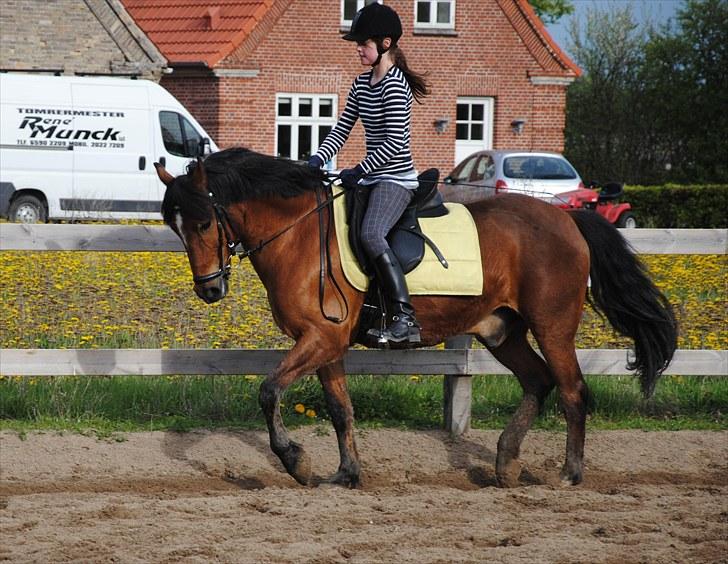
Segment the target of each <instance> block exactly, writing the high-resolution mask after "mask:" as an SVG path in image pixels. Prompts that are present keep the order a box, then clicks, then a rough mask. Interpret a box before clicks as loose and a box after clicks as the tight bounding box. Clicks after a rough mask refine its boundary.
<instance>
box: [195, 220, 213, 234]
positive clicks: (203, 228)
mask: <svg viewBox="0 0 728 564" xmlns="http://www.w3.org/2000/svg"><path fill="white" fill-rule="evenodd" d="M210 225H212V223H211V222H210V221H206V222H205V223H200V225H198V226H197V229H198V231H199V232H200V233H202V232H203V231H207V230H208V229H210Z"/></svg>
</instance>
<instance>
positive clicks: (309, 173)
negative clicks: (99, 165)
mask: <svg viewBox="0 0 728 564" xmlns="http://www.w3.org/2000/svg"><path fill="white" fill-rule="evenodd" d="M155 167H156V169H157V173H158V176H159V178H160V180H161V181H162V182H163V183H164V184H165V185H166V187H167V188H166V191H165V195H164V201H163V203H162V214H163V217H164V221H165V223H166V224H167V225H168V226H169V227H171V228H172V230H173V231H174V232H175V233H176V234H177V235H178V236H179V237H180V239H181V240H182V242H183V244H184V247H185V249H186V252H187V256H188V258H189V263H190V267H191V270H192V274H193V280H194V290H195V292H196V293H197V295H198V296H199V297H200V298H202V299H203V300H204V301H205V302H207V303H212V302H216V301H218V300H220V299H222V298H223V297H225V295H226V293H227V276H228V274H229V269H230V260H231V258H232V256H233V255H234V248H235V246H236V245H242V247H243V248H244V249H246V251H245V252H244V255H245V256H248V257H249V258H250V261H251V263H252V265H253V267H254V268H255V271H256V273H257V275H258V276H259V277H260V280H261V282H262V283H263V285H264V286H265V289H266V291H267V294H268V301H269V303H270V308H271V311H272V314H273V318H274V320H275V322H276V324H277V325H278V327H279V328H280V329H281V331H283V332H284V333H285V334H286V335H288V336H289V337H291V338H292V339H294V341H295V345H294V346H293V347H292V349H291V350H290V351H289V352H288V353H287V354H286V356H285V357H284V359H283V360H282V361H281V362H280V364H279V365H278V366H277V367H276V368H275V370H273V372H272V373H271V374H269V375H268V376H267V377H266V378H265V379H264V381H263V382H262V384H261V386H260V391H259V403H260V406H261V409H262V411H263V414H264V415H265V420H266V423H267V427H268V431H269V435H270V446H271V448H272V450H273V452H275V454H276V455H277V456H278V457H279V458H280V460H281V462H282V463H283V466H284V467H285V469H286V470H287V472H288V473H289V474H290V475H291V476H292V477H293V478H294V479H295V480H296V481H298V482H299V483H300V484H309V483H310V481H311V464H310V459H309V457H308V455H307V454H306V453H305V451H304V450H303V447H302V446H301V445H300V444H298V443H296V442H294V441H292V440H291V439H290V438H289V435H288V431H287V429H286V427H285V426H284V424H283V420H282V418H281V413H280V402H281V398H282V394H283V393H284V392H285V390H286V388H288V386H290V385H291V383H292V382H294V381H295V380H297V379H298V378H300V377H301V376H303V375H305V374H307V373H311V372H313V371H316V374H317V375H318V378H319V380H320V383H321V385H322V387H323V391H324V395H325V400H326V405H327V409H328V412H329V415H330V417H331V421H332V424H333V426H334V429H335V431H336V436H337V440H338V446H339V454H340V464H339V467H338V470H337V471H336V473H335V474H334V475H333V476H331V477H330V478H329V479H328V480H327V481H329V482H331V483H336V484H341V485H345V486H349V487H356V486H357V485H358V484H359V483H360V472H361V465H360V460H359V455H358V453H357V448H356V444H355V441H354V432H353V426H354V410H353V407H352V403H351V399H350V397H349V393H348V390H347V387H346V374H345V372H344V364H343V360H342V359H343V357H344V355H345V354H346V352H347V350H348V348H349V346H350V345H352V344H353V342H354V340H355V336H356V334H357V326H358V322H359V317H360V316H359V312H360V311H361V308H362V305H363V303H364V297H365V296H364V293H362V292H360V291H359V290H357V289H355V288H354V287H353V286H351V285H350V284H349V283H348V282H346V279H345V278H344V275H343V272H342V268H341V264H340V261H339V251H338V246H337V244H336V241H335V238H336V235H335V233H333V232H331V233H327V234H326V237H328V238H330V239H331V241H330V260H329V261H328V262H329V264H330V268H331V272H330V273H329V274H330V275H331V276H333V279H334V280H336V281H338V284H337V286H340V288H339V292H334V291H328V292H324V293H323V297H322V296H321V295H320V293H319V283H320V278H321V277H322V270H321V269H320V265H322V264H323V259H322V244H326V242H325V241H322V239H321V237H322V231H321V228H322V227H321V224H320V218H319V217H318V216H319V214H322V215H323V216H324V218H325V220H326V221H327V222H328V221H329V220H331V221H333V218H332V217H331V216H332V215H333V212H332V210H331V208H330V207H329V206H327V205H319V204H320V202H321V201H322V198H323V197H324V193H325V190H324V188H323V187H322V181H323V178H324V173H322V172H321V171H318V170H315V169H311V168H309V167H308V166H306V165H303V164H299V163H296V162H294V161H290V160H287V159H282V158H276V157H271V156H267V155H262V154H259V153H255V152H253V151H249V150H247V149H242V148H233V149H228V150H224V151H221V152H218V153H214V154H212V155H210V156H208V157H207V158H206V159H205V160H204V161H202V160H201V159H198V161H197V162H196V163H195V162H192V163H191V164H190V166H189V167H188V171H187V173H186V174H183V175H180V176H177V177H173V176H172V175H171V174H169V173H168V172H167V171H166V170H165V169H164V167H162V166H161V165H159V164H158V163H155ZM467 207H468V209H469V210H470V213H471V214H472V216H473V218H474V221H475V224H476V227H477V232H478V237H479V240H480V250H481V256H482V265H483V292H482V295H477V296H413V297H412V303H413V305H414V307H415V309H416V311H417V316H418V319H419V321H420V323H421V325H422V333H421V337H422V341H421V343H419V345H418V346H433V345H437V344H438V343H441V342H443V341H444V340H445V339H447V338H449V337H452V336H455V335H461V334H470V335H474V336H475V337H476V338H477V339H478V340H479V341H480V342H481V343H482V344H483V345H485V347H486V348H487V349H488V350H489V351H490V352H491V353H492V354H493V356H494V357H495V358H496V359H497V360H498V361H500V362H501V363H502V364H503V365H504V366H506V367H507V368H508V369H509V370H511V371H512V372H513V373H514V374H515V376H516V378H517V379H518V381H519V382H520V384H521V387H522V388H523V397H522V400H521V403H520V404H519V406H518V407H517V409H516V411H515V413H514V415H513V416H512V418H511V419H510V421H509V423H508V424H507V426H506V428H505V430H504V431H503V432H502V434H501V435H500V438H499V440H498V446H497V454H496V469H495V470H496V480H497V483H498V484H499V485H501V486H512V485H516V484H517V483H518V476H519V474H520V464H519V462H518V456H519V451H520V447H521V443H522V441H523V438H524V436H525V434H526V432H527V431H528V429H529V428H530V427H531V425H532V423H533V421H534V419H535V418H536V416H537V415H538V413H539V410H540V409H541V407H542V406H543V403H544V400H545V399H546V397H547V396H548V394H549V393H550V392H551V390H552V389H554V387H558V391H559V398H560V403H561V406H562V409H563V412H564V416H565V419H566V424H567V433H566V460H565V463H564V466H563V468H562V470H561V479H562V481H563V482H564V483H567V484H571V485H573V484H578V483H579V482H581V480H582V475H583V455H584V438H585V423H586V413H587V387H586V384H585V382H584V378H583V376H582V373H581V369H580V368H579V364H578V362H577V357H576V350H575V336H576V332H577V327H578V325H579V321H580V319H581V316H582V311H583V307H584V302H585V300H587V299H589V300H590V301H591V302H592V303H593V305H594V307H595V309H597V311H598V312H600V313H601V314H603V315H604V316H606V318H607V319H608V321H609V322H610V323H611V324H612V326H613V327H614V328H615V329H616V330H617V331H618V332H619V333H621V334H623V335H625V336H627V337H629V338H631V339H632V340H633V342H634V358H633V360H632V361H631V362H630V364H629V368H630V369H632V370H635V371H636V374H637V375H638V376H639V378H640V380H641V387H642V391H643V393H644V394H645V395H646V396H649V395H651V394H652V392H653V390H654V386H655V382H656V380H657V378H658V377H659V376H660V374H661V373H662V371H663V370H664V369H665V368H666V367H667V365H668V364H669V362H670V360H671V359H672V356H673V353H674V351H675V348H676V341H677V329H676V323H675V318H674V316H673V312H672V309H671V307H670V304H669V302H668V301H667V299H666V298H665V296H664V295H663V294H661V293H660V291H659V290H658V289H657V288H656V287H655V285H654V284H653V282H652V281H651V280H650V278H649V276H648V273H647V271H646V269H645V268H644V267H643V266H642V264H641V263H640V262H639V260H638V259H637V257H636V256H635V255H634V253H633V252H632V251H631V249H630V247H629V246H628V244H627V243H626V241H625V240H624V238H623V237H622V236H621V234H620V233H619V232H618V230H617V229H616V228H614V227H613V226H612V225H611V224H609V223H608V222H607V221H606V220H604V219H603V218H602V217H601V216H599V215H598V214H596V213H593V212H591V211H583V210H582V211H575V212H570V213H568V212H565V211H564V210H561V209H558V208H557V207H556V206H552V205H550V204H548V203H545V202H543V201H540V200H538V199H536V198H531V197H528V196H523V195H517V194H503V195H498V196H496V197H493V198H489V199H486V200H483V201H480V202H477V203H474V204H469V205H468V206H467ZM589 278H591V295H590V297H589V296H588V286H587V280H588V279H589ZM329 284H331V283H329ZM342 302H345V303H342ZM347 307H348V312H349V313H348V315H344V314H343V313H342V316H341V318H340V319H338V320H335V319H333V318H332V316H325V315H324V311H325V312H344V309H345V308H347ZM529 331H530V332H531V334H532V335H533V338H534V339H535V341H536V343H537V345H538V348H539V350H540V351H541V355H542V356H540V355H539V354H537V353H536V352H535V350H534V349H533V348H532V347H531V345H530V344H529V341H528V339H527V333H528V332H529Z"/></svg>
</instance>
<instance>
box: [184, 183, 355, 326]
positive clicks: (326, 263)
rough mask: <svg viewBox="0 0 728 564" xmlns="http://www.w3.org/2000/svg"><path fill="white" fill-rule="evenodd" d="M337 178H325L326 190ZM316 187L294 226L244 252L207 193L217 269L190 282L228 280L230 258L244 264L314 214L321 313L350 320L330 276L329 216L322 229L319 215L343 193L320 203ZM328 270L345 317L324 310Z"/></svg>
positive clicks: (212, 196) (223, 211) (335, 319)
mask: <svg viewBox="0 0 728 564" xmlns="http://www.w3.org/2000/svg"><path fill="white" fill-rule="evenodd" d="M337 178H338V175H336V176H328V178H327V179H326V181H325V183H326V188H327V189H328V188H330V187H331V185H332V184H333V183H334V181H335V180H336V179H337ZM319 190H320V189H319V188H318V187H317V188H316V190H315V192H316V204H317V205H316V207H315V208H313V209H311V210H309V211H308V212H306V213H305V214H303V215H302V216H300V217H299V218H297V219H296V220H295V221H294V222H293V223H290V224H289V225H287V226H286V227H284V228H283V229H280V230H279V231H277V232H276V233H274V234H273V235H271V236H270V237H268V238H267V239H261V240H260V241H259V242H258V244H257V245H256V246H255V247H252V248H249V249H246V248H245V247H244V245H243V243H242V241H240V239H236V238H235V237H232V236H231V233H232V225H231V222H230V217H229V216H228V213H227V210H226V209H225V208H224V207H223V206H222V205H221V204H220V203H219V202H218V201H217V200H216V198H215V194H214V193H213V192H208V196H209V197H210V202H211V204H212V208H213V210H214V211H215V219H216V224H217V233H218V247H219V251H220V267H219V269H218V270H217V272H213V273H211V274H205V275H204V276H194V277H193V278H192V280H193V282H194V283H195V284H203V283H205V282H209V281H211V280H215V279H216V278H220V277H223V278H225V279H228V278H229V277H230V270H231V265H230V261H231V260H232V257H233V256H236V257H238V260H239V261H240V262H242V261H243V259H244V258H250V256H251V255H253V254H255V253H257V252H260V251H262V250H263V249H264V248H265V247H266V246H267V245H269V244H270V243H272V242H273V241H275V240H276V239H278V238H279V237H280V236H282V235H283V234H285V233H287V232H288V231H290V230H291V229H293V228H294V227H295V226H296V225H298V224H299V223H301V222H302V221H303V220H304V219H306V218H307V217H309V216H310V215H313V214H314V213H318V214H319V245H320V254H319V260H320V275H319V307H320V309H321V313H322V315H323V316H324V318H325V319H327V320H328V321H331V322H333V323H343V322H344V321H345V320H346V319H347V318H348V317H349V304H348V302H347V301H346V297H345V296H344V292H343V290H342V289H341V287H340V286H339V284H338V282H337V281H336V277H335V276H334V275H333V270H332V265H331V252H330V250H329V233H330V231H329V230H330V226H331V214H329V222H328V223H329V224H328V226H326V229H325V230H324V218H323V214H322V213H321V212H322V211H323V210H324V209H325V208H326V207H329V206H331V205H332V204H333V202H334V200H335V199H336V198H339V197H340V196H343V195H344V194H345V193H346V192H345V191H342V192H339V193H338V194H336V195H331V196H329V197H327V198H325V199H324V200H323V201H321V196H320V194H319ZM225 247H227V249H228V252H229V256H228V260H227V263H226V262H225V252H224V248H225ZM238 247H241V248H242V250H238ZM327 269H328V278H329V280H331V282H332V284H333V286H334V288H336V291H337V292H338V294H339V295H340V296H341V298H342V299H343V302H344V317H342V318H339V317H334V316H330V315H328V314H327V313H326V312H325V311H324V297H325V282H326V277H327Z"/></svg>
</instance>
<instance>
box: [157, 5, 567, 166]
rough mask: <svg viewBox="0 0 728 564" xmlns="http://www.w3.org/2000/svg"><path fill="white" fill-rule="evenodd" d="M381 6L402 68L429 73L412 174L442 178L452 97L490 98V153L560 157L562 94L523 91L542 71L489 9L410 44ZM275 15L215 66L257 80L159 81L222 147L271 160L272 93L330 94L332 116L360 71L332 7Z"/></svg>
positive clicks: (358, 150) (349, 152)
mask: <svg viewBox="0 0 728 564" xmlns="http://www.w3.org/2000/svg"><path fill="white" fill-rule="evenodd" d="M387 4H388V5H390V6H392V7H393V8H394V9H395V10H397V12H398V13H399V14H400V16H401V18H402V23H403V27H404V35H403V36H402V39H401V40H400V47H401V48H402V49H403V51H404V52H405V54H406V55H407V59H408V62H409V65H410V67H411V68H413V69H415V70H417V71H419V72H428V73H429V81H430V83H431V87H432V94H431V95H430V96H429V97H427V98H426V99H425V100H424V104H422V105H419V104H414V110H413V116H414V117H413V131H412V150H413V154H414V158H415V165H416V166H417V168H419V169H420V170H423V169H425V168H428V167H431V166H436V167H439V168H440V169H441V170H443V171H449V170H450V169H451V168H452V166H453V165H454V164H455V162H454V161H455V111H456V99H457V98H458V96H488V97H494V99H495V104H494V135H493V146H494V147H495V148H503V149H505V148H515V149H530V150H554V151H561V150H562V148H563V130H564V105H565V86H563V85H534V84H533V83H532V81H531V79H530V78H529V73H531V74H534V73H535V74H539V73H540V72H541V73H542V72H544V70H545V69H542V68H540V67H539V65H538V63H537V61H536V59H535V58H534V56H533V55H532V54H531V53H530V52H529V49H528V48H527V47H526V46H525V45H524V43H523V40H522V38H521V37H520V36H519V35H518V34H517V32H516V31H515V29H514V28H513V25H512V24H511V22H510V21H509V20H508V18H507V17H506V16H505V15H504V13H503V11H502V10H501V9H500V8H499V6H498V4H497V2H496V0H458V2H456V24H455V28H456V34H457V35H456V36H446V35H436V36H432V35H422V34H414V33H413V17H414V13H413V10H414V3H413V2H412V1H411V0H388V1H387ZM278 6H279V7H280V9H284V8H285V10H284V11H283V13H282V15H281V16H280V18H279V20H278V22H277V23H276V25H275V26H274V27H273V28H272V29H271V30H270V32H269V33H268V34H267V36H266V37H265V38H264V39H262V40H261V41H260V43H259V45H258V46H257V48H255V49H254V50H252V52H251V51H250V49H249V47H248V48H247V50H246V51H245V53H244V55H241V54H240V53H238V54H237V55H236V54H235V53H233V54H232V55H231V56H230V57H228V59H226V60H225V61H223V62H222V64H220V65H218V68H219V69H222V72H225V71H230V70H232V69H238V70H239V69H248V70H254V71H257V73H258V74H257V76H255V77H231V76H221V77H220V78H218V79H214V81H215V82H216V85H215V87H214V88H211V87H210V85H209V83H206V81H205V80H197V81H190V82H187V83H184V81H182V80H180V81H178V82H177V83H175V82H174V81H173V79H172V78H171V77H166V78H165V79H164V80H163V82H162V83H163V84H164V85H165V86H166V87H168V88H169V89H170V90H172V91H173V93H175V95H177V96H178V98H180V99H181V100H183V102H184V103H185V105H187V107H188V108H190V110H191V111H192V112H193V113H194V114H195V116H196V117H197V118H198V119H199V120H200V121H201V122H202V123H203V125H204V126H205V127H206V129H208V131H209V132H210V133H211V135H213V136H214V137H215V139H216V141H217V142H218V144H219V145H220V146H221V147H227V146H233V145H244V146H247V147H249V148H251V149H255V150H258V151H262V152H265V153H273V152H274V150H275V147H274V139H275V95H276V93H277V92H297V93H319V94H326V93H336V94H338V96H339V107H338V112H339V113H340V112H341V110H342V109H343V107H344V103H345V101H346V95H347V93H348V90H349V87H350V85H351V82H352V80H353V79H354V77H355V76H356V75H357V74H358V73H360V72H363V71H364V70H366V69H365V68H364V67H362V66H361V65H360V64H359V61H358V58H357V57H356V54H355V45H354V44H352V43H350V42H346V41H343V40H342V39H341V35H342V34H341V33H340V23H339V21H340V3H339V1H338V0H306V1H305V2H303V1H293V2H291V1H290V0H279V4H278ZM274 9H275V8H274ZM312 22H315V23H312ZM241 51H243V49H241ZM172 76H174V75H172ZM210 80H211V79H210ZM218 96H219V100H218V99H217V97H218ZM215 111H217V116H215V115H213V114H214V112H215ZM441 117H446V118H448V119H449V120H450V124H449V126H448V128H447V130H446V131H445V132H444V133H437V132H436V131H435V128H434V125H433V123H434V121H435V120H436V119H438V118H441ZM517 117H524V118H526V120H527V121H526V124H525V128H524V130H523V132H522V133H521V134H520V135H517V134H515V133H514V132H513V131H512V128H511V121H512V120H513V119H514V118H517ZM363 138H364V137H363V131H362V129H361V126H360V125H357V126H356V128H355V130H354V132H353V133H352V136H351V138H350V139H349V141H348V143H347V144H346V145H345V147H344V149H342V151H341V152H340V153H339V160H338V164H339V166H342V167H343V166H350V165H353V164H355V163H356V162H358V161H360V160H361V158H362V157H363V155H364V142H363Z"/></svg>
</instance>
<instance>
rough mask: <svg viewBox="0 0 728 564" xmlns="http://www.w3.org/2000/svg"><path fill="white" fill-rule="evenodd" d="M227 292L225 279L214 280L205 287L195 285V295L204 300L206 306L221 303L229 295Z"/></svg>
mask: <svg viewBox="0 0 728 564" xmlns="http://www.w3.org/2000/svg"><path fill="white" fill-rule="evenodd" d="M227 291H228V286H227V280H226V279H225V278H224V277H220V278H218V279H216V280H212V281H210V282H207V283H206V284H204V285H200V284H195V293H196V294H197V295H198V296H199V297H200V298H202V300H203V301H204V302H205V303H206V304H214V303H215V302H219V301H220V300H221V299H223V298H224V297H225V296H226V295H227Z"/></svg>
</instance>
